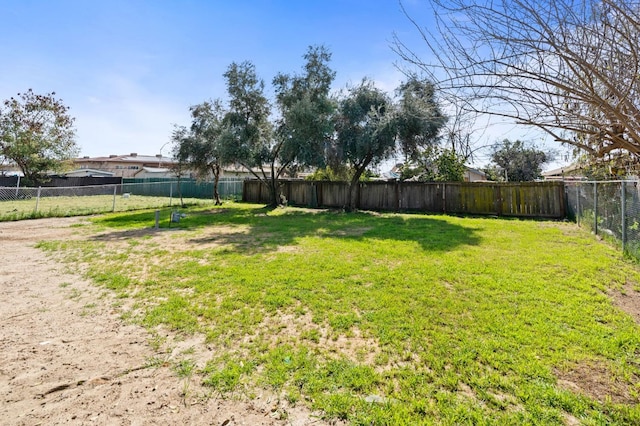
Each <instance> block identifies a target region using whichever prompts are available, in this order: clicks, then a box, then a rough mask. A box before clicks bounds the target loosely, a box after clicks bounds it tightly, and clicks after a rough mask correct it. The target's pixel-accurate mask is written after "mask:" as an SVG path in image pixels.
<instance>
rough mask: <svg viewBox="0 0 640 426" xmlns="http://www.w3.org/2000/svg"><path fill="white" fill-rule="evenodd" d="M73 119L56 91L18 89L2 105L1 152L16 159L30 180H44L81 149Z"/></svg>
mask: <svg viewBox="0 0 640 426" xmlns="http://www.w3.org/2000/svg"><path fill="white" fill-rule="evenodd" d="M73 122H74V118H72V117H71V116H70V115H69V107H67V106H66V105H65V104H64V103H63V102H62V100H60V99H56V98H55V93H54V92H52V93H48V94H45V95H39V94H36V93H34V92H33V90H31V89H29V90H27V91H26V92H24V93H18V95H17V96H16V97H15V98H14V97H12V98H10V99H7V100H5V101H4V103H3V104H2V106H0V156H1V157H4V158H5V159H8V160H10V161H13V162H15V163H16V164H17V165H18V167H20V170H22V173H24V176H25V179H26V180H27V181H29V182H32V183H35V182H38V181H42V180H45V179H46V175H47V173H48V172H55V171H60V170H61V169H62V168H63V167H64V165H65V162H66V161H67V160H70V159H71V158H73V157H74V156H76V155H77V153H78V147H77V145H76V142H75V130H74V127H73Z"/></svg>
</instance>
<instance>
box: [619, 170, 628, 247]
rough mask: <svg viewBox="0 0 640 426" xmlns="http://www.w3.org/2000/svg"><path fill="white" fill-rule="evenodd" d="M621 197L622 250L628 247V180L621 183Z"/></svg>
mask: <svg viewBox="0 0 640 426" xmlns="http://www.w3.org/2000/svg"><path fill="white" fill-rule="evenodd" d="M620 199H621V203H622V206H621V207H622V208H621V211H620V212H621V216H622V252H623V253H624V251H625V250H626V249H627V185H626V182H624V181H623V182H622V183H621V184H620Z"/></svg>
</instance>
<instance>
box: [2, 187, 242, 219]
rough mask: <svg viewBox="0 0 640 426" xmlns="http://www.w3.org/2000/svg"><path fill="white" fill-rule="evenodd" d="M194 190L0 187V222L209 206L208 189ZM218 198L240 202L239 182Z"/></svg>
mask: <svg viewBox="0 0 640 426" xmlns="http://www.w3.org/2000/svg"><path fill="white" fill-rule="evenodd" d="M197 185H205V189H209V188H210V189H211V191H210V192H209V191H204V190H203V189H202V188H196V189H194V188H193V186H194V182H190V181H184V182H181V181H163V182H139V183H124V184H116V185H93V186H73V187H38V188H30V187H17V186H16V187H0V221H6V220H19V219H29V218H37V217H50V216H51V217H53V216H78V215H87V214H96V213H105V212H116V211H127V210H138V209H147V208H162V207H172V206H176V207H177V206H180V204H181V202H184V203H186V204H200V203H205V202H210V201H211V199H212V197H213V191H212V188H213V186H212V185H209V186H206V183H197ZM218 190H219V192H220V196H221V197H222V198H226V199H229V198H234V199H237V198H241V197H242V181H225V182H224V184H223V185H220V186H219V188H218Z"/></svg>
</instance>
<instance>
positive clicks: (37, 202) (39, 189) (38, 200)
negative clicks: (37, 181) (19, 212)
mask: <svg viewBox="0 0 640 426" xmlns="http://www.w3.org/2000/svg"><path fill="white" fill-rule="evenodd" d="M40 191H42V187H41V186H39V187H38V195H37V196H36V210H35V212H34V213H38V204H40Z"/></svg>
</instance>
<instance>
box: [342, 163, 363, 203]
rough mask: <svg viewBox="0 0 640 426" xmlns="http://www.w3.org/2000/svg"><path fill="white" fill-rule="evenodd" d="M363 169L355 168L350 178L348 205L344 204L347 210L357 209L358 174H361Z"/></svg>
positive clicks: (358, 193)
mask: <svg viewBox="0 0 640 426" xmlns="http://www.w3.org/2000/svg"><path fill="white" fill-rule="evenodd" d="M363 170H364V169H359V170H356V173H355V174H354V175H353V177H352V178H351V182H349V200H348V203H349V204H348V205H347V206H345V210H346V211H349V212H353V211H356V210H357V209H358V207H360V206H359V203H358V198H359V195H360V186H359V185H360V176H362V172H363Z"/></svg>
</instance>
